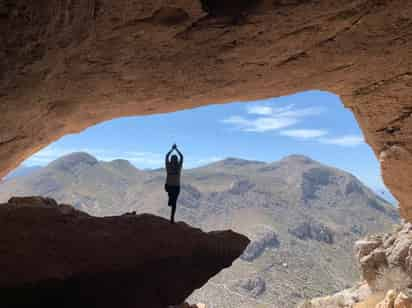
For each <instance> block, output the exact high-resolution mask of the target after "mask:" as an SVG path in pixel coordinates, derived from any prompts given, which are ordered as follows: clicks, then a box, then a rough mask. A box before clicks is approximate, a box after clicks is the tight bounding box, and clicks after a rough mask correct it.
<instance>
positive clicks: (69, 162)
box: [48, 152, 98, 170]
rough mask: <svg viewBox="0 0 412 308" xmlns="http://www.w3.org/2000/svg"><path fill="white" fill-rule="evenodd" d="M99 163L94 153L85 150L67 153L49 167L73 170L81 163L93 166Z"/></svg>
mask: <svg viewBox="0 0 412 308" xmlns="http://www.w3.org/2000/svg"><path fill="white" fill-rule="evenodd" d="M97 163H98V160H97V159H96V158H95V157H93V156H92V155H90V154H88V153H85V152H75V153H71V154H68V155H65V156H63V157H61V158H59V159H56V160H55V161H53V162H51V163H50V164H49V165H48V167H50V168H55V169H62V170H71V169H73V168H76V167H77V166H79V165H89V166H93V165H96V164H97Z"/></svg>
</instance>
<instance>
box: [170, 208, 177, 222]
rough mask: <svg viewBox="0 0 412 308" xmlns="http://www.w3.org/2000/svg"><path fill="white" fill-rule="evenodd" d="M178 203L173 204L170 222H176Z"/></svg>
mask: <svg viewBox="0 0 412 308" xmlns="http://www.w3.org/2000/svg"><path fill="white" fill-rule="evenodd" d="M175 213H176V205H172V213H171V214H170V222H171V223H172V224H174V223H175Z"/></svg>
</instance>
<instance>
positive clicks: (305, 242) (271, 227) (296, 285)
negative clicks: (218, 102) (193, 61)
mask: <svg viewBox="0 0 412 308" xmlns="http://www.w3.org/2000/svg"><path fill="white" fill-rule="evenodd" d="M164 179H165V174H164V170H152V171H144V170H139V169H137V168H135V167H134V166H133V165H132V164H130V163H129V162H127V161H125V160H116V161H112V162H101V161H98V160H96V159H95V158H94V157H92V156H90V155H88V154H86V153H73V154H71V155H68V156H65V157H62V158H60V159H58V160H56V161H54V162H52V163H51V164H49V165H48V166H47V167H45V168H43V169H41V170H39V171H36V173H33V174H29V175H27V176H22V177H17V178H12V179H10V180H8V181H6V182H5V183H3V184H2V185H0V201H5V200H7V199H8V198H9V197H10V196H14V195H44V196H50V197H53V198H55V199H57V200H58V201H59V202H64V203H70V204H73V205H74V206H76V207H77V208H79V209H82V210H85V211H87V212H89V213H91V214H94V215H113V214H121V213H124V212H128V211H134V210H135V211H137V212H150V213H154V214H158V215H161V216H164V217H168V215H169V208H168V207H167V205H166V204H167V202H166V194H165V192H164V190H163V185H164ZM182 182H183V186H182V193H181V196H180V198H179V204H178V211H177V219H178V220H185V221H187V222H189V223H191V224H193V225H195V226H199V227H201V228H203V229H205V230H214V229H227V228H232V229H234V230H236V231H238V232H242V233H245V234H247V235H248V236H249V237H250V238H251V239H253V241H252V243H251V245H250V246H249V247H248V249H247V251H246V252H245V254H244V255H243V256H242V258H241V259H239V260H238V261H236V262H235V264H234V265H233V266H232V267H231V268H230V269H228V270H226V271H224V272H223V273H221V274H219V275H218V276H216V277H215V278H213V279H212V280H211V281H210V283H209V284H208V285H206V286H205V287H204V288H202V289H201V290H198V291H196V292H195V294H193V296H192V298H191V300H192V301H200V302H206V303H207V304H208V307H216V308H228V307H233V308H235V307H236V308H238V307H244V308H250V307H273V306H274V305H275V306H276V307H277V306H284V307H293V306H294V304H295V303H298V302H300V301H301V300H302V299H303V298H312V297H316V296H320V295H323V294H325V293H331V292H335V291H337V290H339V289H342V288H344V287H346V286H348V285H351V284H352V283H353V282H354V281H355V280H356V279H357V269H356V268H355V266H354V262H353V257H352V246H353V242H354V241H355V240H356V239H358V238H359V237H361V236H364V235H365V234H367V233H375V232H382V231H385V230H388V229H390V228H391V227H392V224H394V223H397V222H398V219H399V217H398V213H397V210H396V209H395V208H394V207H393V206H392V205H390V204H389V203H387V202H386V201H385V200H383V199H382V198H380V197H379V196H377V195H376V194H375V193H374V192H373V191H372V190H370V189H369V188H367V187H366V186H365V185H363V184H362V183H361V182H360V181H359V180H358V179H357V178H355V177H354V176H352V175H351V174H349V173H347V172H344V171H342V170H339V169H336V168H333V167H329V166H325V165H322V164H321V163H319V162H317V161H314V160H312V159H310V158H308V157H305V156H300V155H292V156H289V157H286V158H284V159H282V160H280V161H277V162H273V163H263V162H256V161H248V160H241V159H236V158H228V159H225V160H222V161H219V162H215V163H213V164H209V165H207V166H203V167H201V168H196V169H191V170H185V171H184V174H183V179H182Z"/></svg>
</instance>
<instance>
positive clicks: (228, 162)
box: [220, 157, 263, 166]
mask: <svg viewBox="0 0 412 308" xmlns="http://www.w3.org/2000/svg"><path fill="white" fill-rule="evenodd" d="M220 162H221V163H222V164H223V165H225V166H245V165H249V164H262V163H263V162H260V161H256V160H247V159H242V158H236V157H228V158H225V159H224V160H222V161H220Z"/></svg>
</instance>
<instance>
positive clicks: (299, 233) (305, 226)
mask: <svg viewBox="0 0 412 308" xmlns="http://www.w3.org/2000/svg"><path fill="white" fill-rule="evenodd" d="M289 233H290V234H292V235H294V236H296V237H297V238H298V239H301V240H315V241H318V242H324V243H327V244H332V243H333V232H332V230H330V229H329V228H328V227H327V226H325V225H323V224H321V223H319V222H316V221H313V220H310V221H304V222H302V223H301V224H299V225H298V226H297V227H296V228H293V229H291V230H289Z"/></svg>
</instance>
